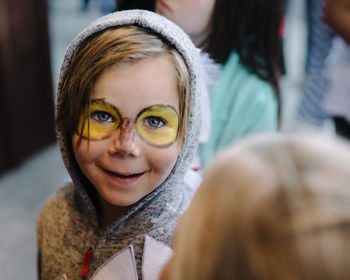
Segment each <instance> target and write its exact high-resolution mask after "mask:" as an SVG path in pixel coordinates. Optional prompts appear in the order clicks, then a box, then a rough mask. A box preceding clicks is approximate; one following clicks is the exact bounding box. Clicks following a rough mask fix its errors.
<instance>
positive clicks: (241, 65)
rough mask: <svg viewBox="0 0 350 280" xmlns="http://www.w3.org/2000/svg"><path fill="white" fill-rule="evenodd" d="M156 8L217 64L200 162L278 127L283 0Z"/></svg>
mask: <svg viewBox="0 0 350 280" xmlns="http://www.w3.org/2000/svg"><path fill="white" fill-rule="evenodd" d="M156 12H157V13H159V14H161V15H163V16H165V17H167V18H168V19H170V20H172V21H173V22H175V23H176V24H178V25H179V26H180V27H181V28H182V29H183V30H184V31H185V32H186V33H187V34H188V35H189V36H190V38H191V39H192V41H193V42H194V43H195V45H196V46H197V47H199V48H201V50H202V51H203V53H206V54H208V55H209V57H210V58H211V59H213V60H214V61H215V63H216V64H217V65H218V66H219V68H220V69H221V72H219V74H217V75H216V76H215V77H214V79H215V81H214V83H212V85H211V88H210V96H209V98H210V104H209V106H210V114H211V116H210V118H211V121H210V124H211V125H210V134H209V139H208V140H206V141H205V142H204V143H201V145H200V151H199V158H200V162H201V165H202V166H206V165H207V164H208V163H209V162H210V160H211V159H212V158H213V156H214V155H215V154H216V153H217V152H218V151H219V150H221V149H222V148H224V147H226V146H228V145H230V144H232V143H234V142H236V141H237V140H239V139H241V138H244V137H246V136H248V135H252V134H257V133H261V132H267V131H276V130H277V129H278V119H279V103H280V89H279V76H280V68H281V46H280V44H281V38H280V31H281V24H282V23H283V16H284V1H283V0H248V1H238V0H234V1H232V0H197V1H188V0H178V1H169V0H157V1H156ZM208 76H209V77H211V76H213V75H211V74H209V75H208Z"/></svg>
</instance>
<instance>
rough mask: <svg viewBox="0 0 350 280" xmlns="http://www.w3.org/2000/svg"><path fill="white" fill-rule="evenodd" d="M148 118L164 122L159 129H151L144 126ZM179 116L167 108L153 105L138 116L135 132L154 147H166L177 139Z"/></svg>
mask: <svg viewBox="0 0 350 280" xmlns="http://www.w3.org/2000/svg"><path fill="white" fill-rule="evenodd" d="M149 117H158V118H161V119H162V120H164V121H165V125H164V126H161V127H160V128H152V127H149V126H146V125H144V122H145V120H146V119H147V118H149ZM178 127H179V116H178V114H177V112H176V111H175V110H174V109H172V108H171V107H168V106H163V105H155V106H152V107H150V108H148V109H147V110H145V111H144V112H142V113H141V114H140V116H139V117H138V118H137V121H136V128H137V132H138V133H139V135H140V136H141V138H143V139H144V140H145V141H147V142H148V143H150V144H152V145H156V146H166V145H168V144H171V143H173V142H174V141H175V140H176V138H177V132H178Z"/></svg>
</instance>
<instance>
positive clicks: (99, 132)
mask: <svg viewBox="0 0 350 280" xmlns="http://www.w3.org/2000/svg"><path fill="white" fill-rule="evenodd" d="M94 112H106V113H109V114H110V115H111V116H113V118H114V121H113V122H100V121H98V120H96V119H94V118H92V115H91V114H92V113H94ZM89 116H90V117H89V122H90V129H89V127H88V122H87V121H86V122H85V126H84V130H83V133H82V136H83V137H84V138H88V139H90V140H99V139H103V138H105V137H108V136H109V135H110V134H111V133H112V132H113V131H114V130H116V129H117V127H118V126H119V123H120V117H119V115H118V114H117V112H116V111H115V109H114V108H113V107H111V106H109V105H108V104H105V103H104V102H102V101H101V102H100V101H95V102H93V103H91V105H90V108H89ZM83 120H84V115H83V114H82V115H81V117H80V121H79V125H78V133H80V131H81V127H82V125H83Z"/></svg>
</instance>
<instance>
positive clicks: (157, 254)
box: [37, 10, 200, 280]
mask: <svg viewBox="0 0 350 280" xmlns="http://www.w3.org/2000/svg"><path fill="white" fill-rule="evenodd" d="M197 55H198V52H197V50H196V48H195V46H194V45H193V43H192V42H191V40H190V38H189V37H188V36H187V35H186V34H185V33H184V32H183V31H182V30H181V29H180V28H179V27H178V26H176V25H175V24H173V23H172V22H170V21H169V20H167V19H166V18H164V17H161V16H159V15H157V14H155V13H152V12H149V11H142V10H137V11H135V10H129V11H121V12H116V13H112V14H109V15H106V16H105V17H102V18H99V19H97V20H96V21H95V22H94V23H92V24H91V25H90V26H89V27H87V28H86V29H84V30H83V31H82V32H81V33H79V34H78V35H77V37H76V38H75V39H74V40H73V41H72V42H71V43H70V45H69V46H68V48H67V51H66V54H65V57H64V61H63V63H62V68H61V73H60V80H59V85H58V92H57V102H56V112H57V114H56V130H57V138H58V141H59V144H60V148H61V153H62V158H63V160H64V163H65V165H66V168H67V170H68V172H69V174H70V176H71V178H72V182H69V183H68V184H67V185H66V186H64V187H62V188H60V189H59V190H57V191H56V192H55V193H54V194H53V195H52V196H51V197H50V198H49V199H48V200H47V202H46V203H45V205H44V206H43V207H42V209H41V211H40V214H39V217H38V223H37V239H38V248H39V258H38V266H39V277H40V279H43V280H44V279H50V280H51V279H70V280H72V279H94V280H99V279H106V278H105V277H107V275H111V274H112V276H110V277H111V278H107V279H141V278H142V279H156V278H157V277H158V273H159V271H160V269H161V266H162V265H163V264H164V262H165V261H166V260H167V258H168V256H169V255H170V254H171V251H172V250H171V248H170V246H171V242H172V235H173V231H174V228H175V224H176V222H177V218H178V217H179V215H180V214H182V212H183V211H184V210H185V208H186V207H187V205H188V204H189V201H190V199H191V197H192V195H193V193H194V191H195V189H196V187H197V186H196V185H194V184H191V182H189V181H188V180H186V178H187V176H188V172H190V171H191V170H190V169H189V167H190V164H191V162H192V157H193V154H194V152H195V151H196V149H197V146H198V135H199V124H200V107H199V101H200V88H199V85H200V76H199V73H198V69H197V63H196V61H197ZM192 173H194V172H192Z"/></svg>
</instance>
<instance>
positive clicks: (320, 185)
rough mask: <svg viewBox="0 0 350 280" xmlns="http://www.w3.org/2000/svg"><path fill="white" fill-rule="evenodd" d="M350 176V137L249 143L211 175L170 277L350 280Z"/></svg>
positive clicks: (221, 159)
mask: <svg viewBox="0 0 350 280" xmlns="http://www.w3.org/2000/svg"><path fill="white" fill-rule="evenodd" d="M349 170H350V146H349V144H348V143H347V142H345V141H341V140H340V139H335V138H334V139H332V138H325V137H324V135H323V136H321V135H298V136H283V135H278V134H275V135H259V136H254V137H252V138H250V139H244V140H243V141H242V142H240V143H238V144H237V145H236V146H235V147H231V148H230V149H228V150H225V152H222V153H221V154H220V155H219V156H218V157H217V158H216V159H215V160H214V161H213V162H212V164H211V165H210V167H209V168H208V170H207V172H206V174H205V176H204V181H203V183H202V185H201V187H200V188H199V190H198V191H197V193H196V195H195V197H194V199H193V200H192V203H191V206H190V208H189V209H188V210H187V211H186V212H185V214H184V215H183V216H182V217H181V218H180V220H179V223H178V225H177V228H176V232H175V237H174V255H173V256H172V258H171V259H170V261H169V263H168V265H167V266H166V267H165V269H164V270H163V273H162V274H161V277H160V279H161V280H183V279H186V280H212V279H215V280H232V279H249V280H281V279H283V280H294V279H303V280H334V279H337V280H347V279H349V274H350V258H349V256H348V254H349V250H350V173H349Z"/></svg>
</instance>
